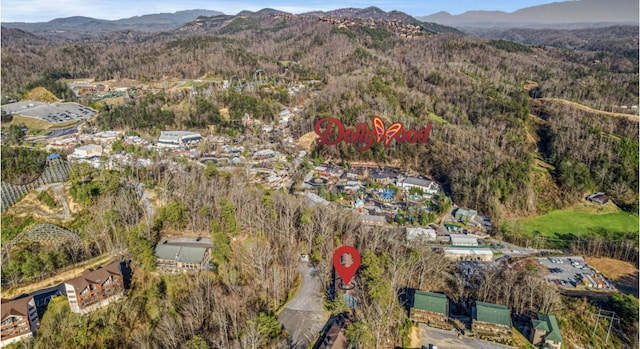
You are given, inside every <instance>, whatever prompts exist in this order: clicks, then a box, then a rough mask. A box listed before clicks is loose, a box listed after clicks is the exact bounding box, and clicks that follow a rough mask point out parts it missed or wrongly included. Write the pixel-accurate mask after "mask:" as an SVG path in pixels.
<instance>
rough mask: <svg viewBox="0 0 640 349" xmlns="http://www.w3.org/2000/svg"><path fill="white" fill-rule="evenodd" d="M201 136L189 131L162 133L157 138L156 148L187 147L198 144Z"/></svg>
mask: <svg viewBox="0 0 640 349" xmlns="http://www.w3.org/2000/svg"><path fill="white" fill-rule="evenodd" d="M201 140H202V135H200V134H199V133H197V132H189V131H162V132H160V138H158V146H159V147H166V148H177V147H188V146H193V145H195V144H198V143H199V142H200V141H201Z"/></svg>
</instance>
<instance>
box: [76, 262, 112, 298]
mask: <svg viewBox="0 0 640 349" xmlns="http://www.w3.org/2000/svg"><path fill="white" fill-rule="evenodd" d="M112 275H119V276H122V271H121V270H120V261H114V262H111V263H110V264H107V265H105V266H104V267H101V268H98V269H96V270H90V269H87V270H85V271H84V272H82V275H80V276H78V277H76V278H73V279H71V280H68V281H66V282H65V283H66V284H70V285H72V286H73V288H75V289H76V290H77V291H81V290H84V289H85V288H86V287H87V286H89V284H101V283H103V282H104V281H105V280H106V279H107V278H109V277H110V276H112Z"/></svg>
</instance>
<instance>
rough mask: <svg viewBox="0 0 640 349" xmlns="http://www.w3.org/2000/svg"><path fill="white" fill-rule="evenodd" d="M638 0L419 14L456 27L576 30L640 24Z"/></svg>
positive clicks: (580, 1) (592, 0)
mask: <svg viewBox="0 0 640 349" xmlns="http://www.w3.org/2000/svg"><path fill="white" fill-rule="evenodd" d="M638 9H639V6H638V1H637V0H606V1H603V0H578V1H564V2H554V3H550V4H544V5H538V6H532V7H526V8H523V9H520V10H517V11H514V12H511V13H508V12H502V11H467V12H464V13H462V14H459V15H451V14H450V13H448V12H438V13H434V14H432V15H429V16H423V17H416V18H417V19H418V20H421V21H424V22H434V23H438V24H442V25H447V26H452V27H456V28H470V27H475V28H516V27H517V28H556V29H575V28H588V27H602V26H610V25H614V24H635V25H637V24H638Z"/></svg>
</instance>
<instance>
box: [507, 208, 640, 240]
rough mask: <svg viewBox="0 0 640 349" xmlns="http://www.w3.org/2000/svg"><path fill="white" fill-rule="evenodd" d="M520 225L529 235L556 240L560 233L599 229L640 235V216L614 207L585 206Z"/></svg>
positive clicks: (527, 219) (561, 211) (583, 232)
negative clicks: (544, 236)
mask: <svg viewBox="0 0 640 349" xmlns="http://www.w3.org/2000/svg"><path fill="white" fill-rule="evenodd" d="M517 222H518V223H520V224H521V225H522V227H523V229H524V231H525V232H527V233H531V232H534V231H539V232H540V233H542V234H544V235H546V236H549V237H556V233H559V234H574V235H582V234H585V233H587V232H589V231H590V230H598V229H603V230H606V231H610V232H622V233H628V232H634V231H638V216H636V215H632V214H629V213H627V212H624V211H621V210H619V209H618V208H617V207H615V205H613V204H612V203H608V204H607V205H603V206H600V205H597V204H586V203H585V204H580V205H577V206H575V207H572V208H567V209H563V210H555V211H551V212H549V213H547V214H545V215H542V216H538V217H533V218H524V219H519V220H517Z"/></svg>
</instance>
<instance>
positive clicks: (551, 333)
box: [534, 313, 563, 342]
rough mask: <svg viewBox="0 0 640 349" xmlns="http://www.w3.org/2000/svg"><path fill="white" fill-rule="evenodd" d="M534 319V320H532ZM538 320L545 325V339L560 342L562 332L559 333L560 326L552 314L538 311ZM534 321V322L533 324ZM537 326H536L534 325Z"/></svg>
mask: <svg viewBox="0 0 640 349" xmlns="http://www.w3.org/2000/svg"><path fill="white" fill-rule="evenodd" d="M534 321H535V320H534ZM538 321H539V322H542V323H544V324H545V325H546V327H547V328H546V329H545V331H546V332H547V334H546V335H545V336H544V338H545V340H549V341H553V342H562V341H563V339H562V334H561V333H560V327H558V322H557V321H556V317H555V316H554V315H548V314H542V313H538ZM535 325H536V323H535V322H534V326H535ZM536 328H537V327H536Z"/></svg>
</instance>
